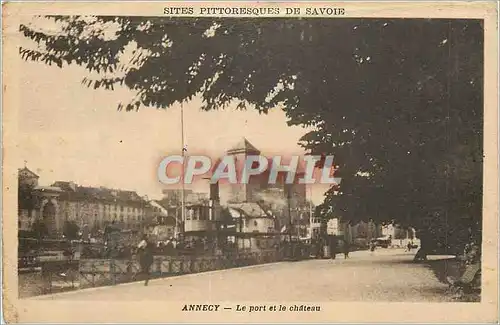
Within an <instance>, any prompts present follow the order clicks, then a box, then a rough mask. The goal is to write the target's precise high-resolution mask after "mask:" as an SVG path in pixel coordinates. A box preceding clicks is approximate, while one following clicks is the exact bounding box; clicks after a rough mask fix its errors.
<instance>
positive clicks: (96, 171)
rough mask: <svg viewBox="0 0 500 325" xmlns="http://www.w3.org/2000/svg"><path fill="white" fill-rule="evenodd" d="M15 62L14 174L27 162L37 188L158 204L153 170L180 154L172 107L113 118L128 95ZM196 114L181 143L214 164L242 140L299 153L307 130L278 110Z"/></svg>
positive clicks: (76, 70)
mask: <svg viewBox="0 0 500 325" xmlns="http://www.w3.org/2000/svg"><path fill="white" fill-rule="evenodd" d="M20 41H22V42H24V40H20ZM19 60H20V61H19V62H18V63H19V69H18V70H19V73H20V75H19V81H20V82H21V85H20V87H21V88H22V97H21V98H20V99H19V100H20V103H21V105H20V107H19V108H18V109H19V112H18V121H19V125H18V146H17V148H18V154H17V155H16V158H17V161H16V162H17V164H18V166H19V167H20V168H21V167H23V166H24V164H25V161H26V162H27V163H26V164H27V167H28V168H30V169H31V170H33V171H34V172H36V173H37V174H38V175H39V176H40V181H39V182H40V184H41V185H50V184H52V183H53V182H54V181H58V180H64V181H74V182H76V183H77V184H79V185H86V186H106V187H111V188H120V189H128V190H136V191H137V192H138V193H139V194H141V195H148V196H149V197H151V198H160V197H161V190H162V189H163V188H165V185H161V184H160V183H159V181H158V179H157V176H156V171H157V168H158V164H159V162H160V160H161V158H162V157H164V156H166V155H168V154H178V153H179V152H180V150H181V148H182V146H181V143H182V141H181V127H180V116H181V114H180V106H179V105H174V106H172V107H170V108H168V109H166V110H158V109H155V108H149V107H141V108H140V109H139V111H137V112H136V111H133V112H125V111H117V109H116V108H117V106H118V104H119V103H120V102H122V101H123V102H127V101H128V99H130V98H132V96H133V95H134V94H133V92H131V91H130V90H128V89H125V88H119V89H116V90H115V91H109V90H94V89H91V88H87V87H85V86H83V85H82V84H81V81H82V79H83V77H84V76H86V75H87V73H86V71H85V70H84V69H83V68H81V67H77V66H70V67H67V66H66V67H64V68H62V69H60V68H58V67H55V66H46V65H44V64H43V63H37V62H25V61H22V60H21V59H19ZM235 106H236V105H234V107H235ZM200 107H201V100H200V99H199V98H195V99H193V100H192V101H191V102H189V103H187V104H184V134H185V144H186V145H187V147H188V151H189V153H190V154H203V153H206V154H209V155H210V156H212V157H218V156H220V155H222V154H223V153H224V151H225V150H227V149H229V148H230V147H232V146H233V145H234V144H235V143H237V142H238V141H239V140H240V139H241V137H246V138H247V139H248V140H249V141H250V142H251V143H252V144H253V145H254V146H255V147H257V148H258V149H259V150H261V152H262V154H264V155H270V154H281V155H290V154H299V155H300V154H304V151H303V149H302V148H301V147H300V146H299V145H298V143H297V142H298V141H299V139H300V137H301V136H303V135H304V134H305V133H306V132H307V130H306V129H304V128H301V127H289V126H287V124H286V121H287V119H286V116H285V113H284V112H283V111H282V110H280V109H279V108H275V109H273V110H271V111H270V112H269V113H268V114H267V115H260V114H259V113H258V112H257V111H254V110H248V111H237V110H235V109H234V107H229V108H228V109H226V110H224V111H211V112H205V111H201V110H200ZM188 188H189V186H188ZM193 189H194V190H198V191H203V192H207V191H208V184H201V183H197V184H193ZM326 189H327V187H325V186H323V185H314V186H313V187H312V188H311V189H310V190H309V191H308V193H311V195H312V199H313V202H315V203H321V202H322V200H323V193H324V192H325V190H326Z"/></svg>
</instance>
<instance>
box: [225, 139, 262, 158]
mask: <svg viewBox="0 0 500 325" xmlns="http://www.w3.org/2000/svg"><path fill="white" fill-rule="evenodd" d="M227 153H228V154H238V153H246V154H253V155H258V154H260V150H259V149H257V148H255V146H254V145H253V144H251V143H250V141H248V140H247V138H245V137H243V138H241V139H240V140H239V141H238V142H237V143H236V144H235V145H234V146H232V147H231V149H229V150H228V151H227Z"/></svg>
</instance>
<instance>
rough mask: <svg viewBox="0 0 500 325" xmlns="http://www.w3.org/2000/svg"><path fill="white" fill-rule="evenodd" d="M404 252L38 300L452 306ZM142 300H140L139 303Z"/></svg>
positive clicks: (422, 268)
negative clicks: (365, 302) (368, 303)
mask: <svg viewBox="0 0 500 325" xmlns="http://www.w3.org/2000/svg"><path fill="white" fill-rule="evenodd" d="M412 257H413V255H411V254H408V253H405V252H404V251H403V250H399V249H395V250H392V249H391V250H389V249H388V250H383V249H380V250H378V251H376V252H374V253H370V252H367V251H362V252H353V253H351V256H350V258H349V259H344V258H343V257H341V256H340V255H339V257H337V259H336V260H308V261H301V262H281V263H275V264H267V265H258V266H254V267H247V268H241V269H232V270H223V271H215V272H209V273H200V274H193V275H186V276H179V277H173V278H167V279H157V280H153V281H151V282H150V284H149V286H147V287H145V286H144V285H143V283H128V284H122V285H118V286H114V287H105V288H96V289H89V290H81V291H76V292H70V293H65V294H59V295H53V296H43V297H37V298H34V299H44V300H46V299H64V300H110V301H111V300H113V301H131V300H137V299H142V300H148V299H151V300H166V301H207V300H209V301H210V300H212V301H256V300H261V299H262V298H263V297H265V300H266V301H288V302H293V301H301V302H308V301H316V302H318V301H325V302H326V301H337V302H344V301H345V302H348V301H358V302H362V301H378V302H381V301H401V302H408V301H415V302H418V301H420V302H439V301H449V299H450V298H449V297H448V295H446V294H445V290H446V288H447V286H446V285H445V284H443V283H440V282H439V281H438V280H437V278H436V276H435V275H434V273H433V271H432V270H431V269H429V268H428V267H427V266H425V265H422V264H415V263H411V260H412ZM139 297H140V298H139Z"/></svg>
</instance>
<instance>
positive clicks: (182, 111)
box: [181, 102, 186, 233]
mask: <svg viewBox="0 0 500 325" xmlns="http://www.w3.org/2000/svg"><path fill="white" fill-rule="evenodd" d="M181 141H182V153H181V155H182V161H183V163H182V174H181V186H182V190H181V221H182V230H181V232H182V233H184V225H185V222H186V215H185V214H186V207H185V204H186V203H185V200H184V190H185V188H184V172H185V170H184V168H185V167H184V152H185V150H186V148H185V144H184V107H183V104H182V102H181Z"/></svg>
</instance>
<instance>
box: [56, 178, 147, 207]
mask: <svg viewBox="0 0 500 325" xmlns="http://www.w3.org/2000/svg"><path fill="white" fill-rule="evenodd" d="M53 186H56V187H59V188H60V189H61V190H62V191H63V192H64V195H65V196H66V197H67V198H68V199H73V200H96V201H108V202H129V203H130V202H137V203H139V202H144V199H143V198H141V197H140V196H139V194H137V192H135V191H127V190H115V189H110V188H106V187H89V186H75V185H73V186H72V184H71V183H70V182H61V181H59V182H55V183H54V184H53Z"/></svg>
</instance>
